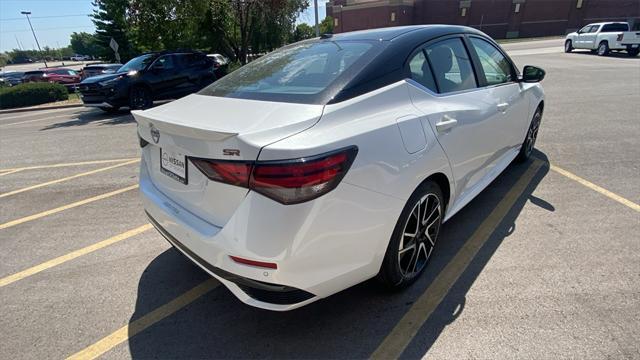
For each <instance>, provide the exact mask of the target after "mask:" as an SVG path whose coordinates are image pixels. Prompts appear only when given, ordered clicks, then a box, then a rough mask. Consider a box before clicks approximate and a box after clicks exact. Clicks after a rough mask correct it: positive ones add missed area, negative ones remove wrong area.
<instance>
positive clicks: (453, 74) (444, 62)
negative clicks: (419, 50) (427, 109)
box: [426, 38, 477, 93]
mask: <svg viewBox="0 0 640 360" xmlns="http://www.w3.org/2000/svg"><path fill="white" fill-rule="evenodd" d="M426 51H427V56H428V57H429V61H430V62H431V67H432V68H433V75H434V77H435V79H436V83H437V84H438V90H439V91H440V93H449V92H455V91H462V90H468V89H473V88H475V87H477V84H476V79H475V77H474V75H473V68H472V67H471V61H470V59H469V54H468V53H467V50H466V49H465V47H464V45H463V43H462V40H461V39H459V38H455V39H448V40H443V41H440V42H437V43H435V44H433V45H430V46H429V47H427V49H426Z"/></svg>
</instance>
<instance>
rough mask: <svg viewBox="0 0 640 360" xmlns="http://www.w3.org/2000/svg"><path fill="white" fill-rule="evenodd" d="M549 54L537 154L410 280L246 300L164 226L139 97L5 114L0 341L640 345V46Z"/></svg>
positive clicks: (529, 54)
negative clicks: (156, 215)
mask: <svg viewBox="0 0 640 360" xmlns="http://www.w3.org/2000/svg"><path fill="white" fill-rule="evenodd" d="M505 48H506V49H507V50H508V51H510V52H511V53H512V55H513V58H514V60H515V61H516V63H517V64H518V65H519V66H520V68H522V66H524V65H528V64H531V65H538V66H540V67H542V68H544V69H545V70H546V71H547V77H546V79H545V80H544V82H543V86H544V88H545V91H546V106H545V114H544V118H543V122H542V129H541V133H540V135H539V139H538V143H537V151H536V160H534V161H531V162H529V163H526V164H514V165H512V166H510V167H509V168H508V169H507V170H506V171H505V173H504V174H502V175H501V176H500V177H499V178H498V179H497V180H496V181H495V182H494V183H493V184H491V185H490V186H489V187H488V188H487V189H486V190H485V191H484V192H483V193H482V194H481V195H480V196H479V197H478V198H476V199H475V200H474V201H473V202H472V203H471V204H469V205H468V206H467V207H466V208H465V209H464V210H463V211H461V212H460V213H458V214H457V215H456V216H454V217H453V218H452V219H451V220H450V221H449V222H447V223H446V224H445V225H444V227H443V229H442V233H441V238H440V239H439V244H438V246H437V248H436V250H435V251H436V252H435V257H434V258H433V261H432V262H431V264H430V265H429V267H428V268H427V269H426V272H425V274H424V275H423V276H422V277H421V278H420V279H419V281H418V282H416V283H415V284H414V285H413V286H412V287H411V288H409V289H407V291H405V292H402V293H387V292H384V291H382V290H380V289H379V288H378V287H377V286H376V284H375V283H373V282H366V283H363V284H360V285H358V286H356V287H353V288H351V289H348V290H345V291H343V292H341V293H339V294H336V295H334V296H331V297H329V298H326V299H323V300H320V301H318V302H316V303H314V304H312V305H309V306H306V307H303V308H301V309H298V310H295V311H291V312H286V313H276V312H269V311H264V310H258V309H254V308H251V307H248V306H246V305H244V304H242V303H241V302H240V301H238V300H236V298H235V297H234V296H233V295H231V293H230V292H228V291H227V290H226V289H225V288H224V287H223V286H220V285H219V284H218V283H217V282H216V281H215V280H211V279H210V278H209V277H208V276H207V275H206V274H205V273H204V272H203V271H201V270H200V269H199V268H197V267H196V266H195V265H192V264H191V263H189V262H188V261H187V260H186V259H185V258H183V257H182V256H181V255H180V254H178V253H177V252H176V251H175V250H173V249H171V247H170V246H169V245H168V244H167V243H166V241H165V240H164V239H163V238H162V237H161V236H160V235H159V234H158V233H156V231H155V230H153V229H151V227H150V225H148V223H147V221H146V218H145V216H144V213H143V210H142V207H141V203H140V200H139V197H138V193H137V187H136V184H137V173H138V166H139V161H138V157H139V154H140V151H139V148H138V142H137V137H136V125H135V122H134V121H133V118H132V117H131V115H129V114H128V113H127V112H120V113H117V114H115V115H105V114H103V113H102V112H100V111H99V110H91V109H84V108H71V109H60V110H45V111H34V112H26V113H12V114H2V115H0V243H1V249H2V250H1V251H0V314H1V315H0V328H1V329H2V332H0V343H1V344H2V345H1V346H0V358H2V359H39V358H66V357H70V356H71V357H77V358H93V357H98V356H101V357H104V358H117V359H121V358H163V359H165V358H264V357H270V358H349V359H351V358H367V357H376V358H393V357H401V358H420V357H424V356H426V357H428V358H433V359H469V358H479V359H488V358H537V359H557V358H582V359H601V358H636V359H637V358H640V345H638V341H637V340H638V339H639V338H640V241H639V240H640V237H639V236H638V234H639V233H640V205H638V204H639V203H640V181H639V180H638V176H639V175H640V161H639V160H640V140H639V139H640V58H638V57H636V58H628V57H626V55H613V56H611V57H606V58H603V57H598V56H594V55H591V54H590V53H589V52H577V53H572V54H564V53H562V40H545V41H538V42H528V43H514V44H509V45H505Z"/></svg>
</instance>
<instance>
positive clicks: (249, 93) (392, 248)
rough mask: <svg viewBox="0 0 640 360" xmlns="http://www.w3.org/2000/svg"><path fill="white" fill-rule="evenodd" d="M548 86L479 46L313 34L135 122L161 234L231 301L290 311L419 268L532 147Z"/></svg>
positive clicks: (405, 280) (479, 40) (437, 31)
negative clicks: (445, 230)
mask: <svg viewBox="0 0 640 360" xmlns="http://www.w3.org/2000/svg"><path fill="white" fill-rule="evenodd" d="M544 76H545V72H544V71H543V70H542V69H540V68H537V67H534V66H525V67H524V71H523V73H522V74H520V72H519V71H518V69H517V68H516V66H515V64H514V63H513V61H511V59H510V58H509V56H508V55H507V54H506V53H505V52H504V50H503V49H502V48H501V47H500V46H499V45H498V44H497V43H496V42H495V41H493V40H492V39H491V38H490V37H489V36H487V35H486V34H484V33H482V32H480V31H478V30H476V29H473V28H469V27H462V26H445V25H423V26H407V27H391V28H384V29H373V30H367V31H357V32H353V33H342V34H336V35H325V36H322V37H321V38H316V39H311V40H306V41H303V42H299V43H295V44H292V45H289V46H286V47H283V48H281V49H279V50H276V51H274V52H272V53H270V54H267V55H265V56H263V57H261V58H259V59H257V60H255V61H253V62H251V63H249V64H247V65H245V66H244V67H241V68H239V69H238V70H236V71H234V72H232V73H230V74H229V75H227V76H225V77H224V78H222V79H220V80H218V81H216V82H214V83H213V84H211V85H210V86H208V87H206V88H205V89H203V90H202V91H200V92H198V93H197V94H192V95H189V96H186V97H184V98H182V99H179V100H176V101H174V102H171V103H169V104H165V105H162V106H159V107H156V108H153V109H149V110H145V111H134V112H133V115H134V117H135V119H136V121H137V123H138V135H139V137H140V145H141V147H142V162H141V166H140V177H139V178H140V191H141V194H142V202H143V205H144V208H145V211H146V213H147V215H148V217H149V219H150V221H151V223H152V224H153V225H154V226H155V227H156V228H157V229H158V231H159V232H160V233H161V234H162V235H163V236H164V237H165V238H166V239H167V240H168V241H169V242H170V243H171V244H172V245H173V246H174V247H175V248H176V249H177V250H178V251H180V252H182V253H183V254H184V255H185V256H186V257H187V258H188V259H189V260H191V261H193V262H195V263H196V264H197V265H199V266H200V267H201V268H203V269H204V270H205V271H207V272H208V273H209V274H210V275H212V276H214V277H216V278H217V279H219V280H220V282H221V283H222V284H223V285H225V286H226V287H227V288H229V290H231V292H232V293H233V294H235V295H236V296H237V297H238V298H239V299H240V300H241V301H243V302H245V303H247V304H249V305H252V306H256V307H260V308H265V309H270V310H290V309H293V308H296V307H300V306H303V305H305V304H308V303H310V302H313V301H315V300H317V299H320V298H323V297H326V296H329V295H331V294H334V293H336V292H338V291H341V290H343V289H345V288H348V287H350V286H352V285H355V284H357V283H359V282H362V281H364V280H367V279H369V278H373V277H377V278H378V280H380V281H381V282H382V283H383V284H385V285H386V286H388V287H391V288H402V287H404V286H407V285H409V284H411V283H412V282H413V281H414V280H415V279H416V278H417V277H418V276H419V275H420V274H421V273H422V272H423V270H424V269H425V267H426V266H427V264H428V262H429V260H430V258H431V257H432V254H433V253H432V250H433V249H434V246H435V245H436V244H437V240H438V234H439V230H440V225H441V224H442V223H443V222H444V221H446V220H448V219H450V218H451V217H452V216H453V215H454V214H456V213H457V212H458V211H460V209H462V208H463V207H464V206H465V205H466V204H467V203H469V202H470V201H471V200H472V199H473V198H474V197H475V196H476V195H478V193H480V192H481V191H482V190H483V189H484V188H485V187H486V186H487V185H488V184H490V183H491V182H492V181H493V180H494V179H495V178H496V177H497V176H498V175H499V174H500V173H501V172H502V171H503V170H504V169H505V168H507V166H509V164H510V163H511V162H512V161H513V160H518V161H525V160H527V159H528V158H529V157H530V156H531V154H532V151H533V147H534V145H535V142H536V138H537V134H538V129H539V126H540V122H541V119H542V113H543V109H544V93H543V90H542V87H541V86H540V84H539V82H540V81H541V80H542V79H543V78H544Z"/></svg>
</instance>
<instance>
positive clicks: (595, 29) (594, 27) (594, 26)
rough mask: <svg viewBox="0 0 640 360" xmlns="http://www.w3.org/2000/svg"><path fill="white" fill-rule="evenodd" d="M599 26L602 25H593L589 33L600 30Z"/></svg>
mask: <svg viewBox="0 0 640 360" xmlns="http://www.w3.org/2000/svg"><path fill="white" fill-rule="evenodd" d="M598 28H600V25H593V26H592V27H591V29H589V34H591V33H595V32H598Z"/></svg>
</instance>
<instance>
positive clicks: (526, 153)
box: [516, 108, 542, 162]
mask: <svg viewBox="0 0 640 360" xmlns="http://www.w3.org/2000/svg"><path fill="white" fill-rule="evenodd" d="M541 122H542V109H540V108H538V110H536V113H535V114H533V119H532V120H531V125H529V129H528V130H527V137H526V138H525V139H524V142H523V143H522V147H521V148H520V152H519V153H518V156H517V157H516V159H517V160H518V161H519V162H524V161H527V160H528V159H529V158H530V157H531V153H532V152H533V148H534V146H535V145H536V140H537V139H538V130H540V123H541Z"/></svg>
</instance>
